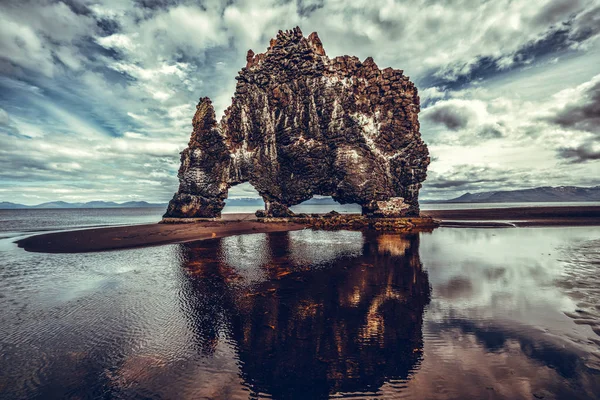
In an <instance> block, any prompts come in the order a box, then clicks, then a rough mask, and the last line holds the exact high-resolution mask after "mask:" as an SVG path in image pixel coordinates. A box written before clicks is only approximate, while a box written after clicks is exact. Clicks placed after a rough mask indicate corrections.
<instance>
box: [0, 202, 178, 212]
mask: <svg viewBox="0 0 600 400" xmlns="http://www.w3.org/2000/svg"><path fill="white" fill-rule="evenodd" d="M166 206H167V205H166V204H157V203H148V202H145V201H128V202H126V203H115V202H114V201H89V202H87V203H67V202H65V201H50V202H47V203H42V204H38V205H35V206H26V205H25V204H17V203H11V202H8V201H3V202H0V209H2V210H15V209H36V208H46V209H48V208H51V209H58V208H142V207H161V208H165V207H166Z"/></svg>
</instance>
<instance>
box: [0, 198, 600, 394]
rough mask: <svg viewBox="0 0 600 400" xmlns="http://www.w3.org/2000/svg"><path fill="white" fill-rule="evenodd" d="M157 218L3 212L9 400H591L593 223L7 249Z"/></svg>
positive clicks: (156, 214) (599, 275)
mask: <svg viewBox="0 0 600 400" xmlns="http://www.w3.org/2000/svg"><path fill="white" fill-rule="evenodd" d="M427 206H429V205H423V209H426V207H427ZM433 206H436V207H438V205H433ZM444 206H447V205H444ZM328 208H329V207H328ZM239 211H240V210H235V212H239ZM325 211H327V210H325ZM163 212H164V210H163V209H157V208H153V209H152V208H149V209H92V210H79V209H77V210H2V211H0V276H1V279H0V398H2V399H23V398H40V399H54V398H56V399H64V398H80V399H97V398H106V399H112V398H118V399H130V398H166V399H174V398H177V399H188V398H189V399H197V398H210V399H247V398H273V399H321V398H385V399H396V398H408V399H467V398H476V399H536V398H537V399H542V398H544V399H594V398H598V393H600V306H599V304H600V290H599V288H600V271H599V269H600V227H550V228H549V227H544V228H533V227H532V228H488V229H477V228H438V229H436V230H434V231H433V232H431V233H413V234H378V233H368V232H353V231H335V232H329V231H327V232H326V231H315V230H310V229H306V230H302V231H296V232H288V233H273V234H253V235H244V236H233V237H227V238H223V239H214V240H208V241H202V242H191V243H186V244H174V245H166V246H158V247H149V248H138V249H131V250H120V251H106V252H99V253H86V254H42V253H28V252H25V251H23V250H22V249H19V248H18V247H17V246H16V245H15V244H14V241H15V240H16V239H18V238H20V237H24V236H27V235H31V234H34V233H35V232H48V231H53V230H62V229H79V228H84V227H89V226H109V225H116V224H140V223H152V222H157V221H159V220H160V217H161V214H162V213H163ZM305 212H310V211H305Z"/></svg>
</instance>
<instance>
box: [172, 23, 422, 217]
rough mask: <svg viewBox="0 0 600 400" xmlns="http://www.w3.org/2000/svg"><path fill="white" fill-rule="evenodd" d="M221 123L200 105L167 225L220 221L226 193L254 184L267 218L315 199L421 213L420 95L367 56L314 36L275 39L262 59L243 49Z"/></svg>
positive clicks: (383, 212) (373, 210) (294, 33)
mask: <svg viewBox="0 0 600 400" xmlns="http://www.w3.org/2000/svg"><path fill="white" fill-rule="evenodd" d="M236 79H237V86H236V92H235V95H234V97H233V99H232V101H233V102H232V104H231V105H230V106H229V107H228V108H227V110H226V111H225V115H224V116H223V117H222V119H221V121H220V122H217V120H216V118H215V112H214V109H213V106H212V103H211V101H210V99H209V98H207V97H205V98H202V99H200V102H199V104H198V105H197V106H196V110H197V111H196V114H195V115H194V118H193V127H194V129H193V132H192V136H191V139H190V142H189V145H188V147H187V148H186V149H185V150H184V151H183V152H182V153H181V168H180V169H179V175H178V176H179V180H180V186H179V191H178V192H177V193H176V194H175V196H174V197H173V199H172V200H171V202H170V203H169V207H168V210H167V213H166V214H165V217H170V218H198V217H218V216H220V212H221V209H222V208H223V207H224V205H225V203H224V201H223V200H224V199H225V198H227V191H228V189H229V188H230V187H231V186H233V185H236V184H239V183H243V182H250V183H251V184H252V186H254V188H255V189H256V190H257V191H258V192H259V194H260V195H261V196H262V197H263V199H264V201H265V205H266V210H265V211H264V212H263V213H262V214H263V215H265V216H272V217H284V216H291V215H292V213H291V211H290V210H289V208H288V207H289V206H292V205H295V204H299V203H301V202H303V201H305V200H308V199H310V198H311V197H312V196H313V195H323V196H332V198H333V199H334V200H336V201H337V202H339V203H341V204H350V203H357V204H360V205H361V206H362V210H363V214H365V215H369V216H371V215H373V216H380V217H381V216H384V217H398V216H406V215H410V216H412V215H418V214H419V203H418V194H419V189H420V187H421V182H423V181H424V180H425V177H426V172H427V166H428V165H429V153H428V150H427V146H426V145H425V143H423V141H422V140H421V135H420V132H419V121H418V118H417V114H418V112H419V97H418V95H417V89H416V87H415V86H414V84H413V83H412V82H410V80H409V78H408V77H407V76H405V75H404V74H403V71H401V70H394V69H392V68H386V69H384V70H380V69H379V68H378V67H377V65H376V64H375V62H373V59H372V58H371V57H369V58H367V59H366V60H365V61H363V62H361V61H360V60H359V59H358V58H357V57H351V56H342V57H335V58H333V59H330V58H328V57H327V55H326V54H325V50H324V49H323V46H322V44H321V40H320V39H319V37H318V36H317V34H316V33H312V34H310V35H309V36H308V38H305V37H304V36H303V35H302V32H301V31H300V28H295V29H293V30H291V31H285V32H282V31H279V33H278V35H277V38H276V39H272V40H271V43H270V46H269V48H268V49H267V51H266V52H265V53H262V54H254V52H253V51H252V50H249V51H248V55H247V64H246V67H245V68H242V70H241V71H240V73H239V75H238V76H237V77H236Z"/></svg>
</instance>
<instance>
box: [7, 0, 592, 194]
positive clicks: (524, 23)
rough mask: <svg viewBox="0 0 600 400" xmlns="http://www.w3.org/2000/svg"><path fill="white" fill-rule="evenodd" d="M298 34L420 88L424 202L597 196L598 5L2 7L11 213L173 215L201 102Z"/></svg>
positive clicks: (81, 0) (250, 0) (78, 1)
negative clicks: (130, 209) (84, 206)
mask: <svg viewBox="0 0 600 400" xmlns="http://www.w3.org/2000/svg"><path fill="white" fill-rule="evenodd" d="M296 25H298V26H300V27H301V29H302V30H303V32H304V33H305V35H308V34H309V33H310V32H312V31H318V33H319V36H320V37H321V40H322V41H323V45H324V47H325V50H326V51H327V53H328V55H329V56H330V57H332V56H337V55H343V54H350V55H356V56H358V57H359V58H361V59H364V58H366V57H368V56H372V57H373V58H374V59H375V62H376V63H377V64H378V65H379V66H380V67H381V68H383V67H388V66H391V67H393V68H398V69H403V70H404V71H405V73H406V74H408V75H409V76H410V77H411V79H412V80H413V81H415V82H416V84H417V86H418V88H419V90H420V95H421V99H422V104H423V106H422V111H421V115H420V119H421V132H422V135H423V138H424V139H425V141H426V142H427V144H428V145H429V150H430V152H431V155H432V160H433V161H432V163H431V166H430V169H429V177H428V179H427V181H426V182H425V184H424V187H423V192H422V193H423V195H422V198H449V197H453V196H456V195H460V194H462V193H464V192H466V191H471V192H474V191H482V190H496V189H514V188H527V187H534V186H544V185H552V186H557V185H580V186H595V185H600V0H591V1H590V0H588V1H586V0H536V1H531V0H490V1H481V0H477V1H476V0H415V1H398V0H396V1H394V0H381V1H378V0H354V1H350V0H289V1H286V0H227V1H214V0H207V1H175V0H154V1H152V0H139V1H137V2H132V1H125V0H105V1H102V0H99V1H92V0H90V1H88V0H65V1H51V0H36V1H31V2H29V1H24V0H2V2H0V201H3V200H4V201H13V202H21V203H25V204H37V203H40V202H43V201H49V200H64V201H88V200H112V201H129V200H147V201H156V202H158V201H161V202H162V201H167V200H169V199H170V198H171V196H172V195H173V192H174V191H176V189H177V177H176V173H177V168H178V165H179V155H178V153H179V152H180V151H181V150H182V149H183V148H184V147H185V146H186V144H187V141H188V139H189V134H190V131H191V118H192V116H193V113H194V110H195V104H196V102H197V100H198V98H200V97H203V96H209V97H211V98H212V99H213V101H214V103H215V106H216V110H217V113H218V114H221V113H222V112H223V110H224V109H225V108H226V106H227V105H228V102H229V101H230V98H231V96H232V95H233V92H234V88H235V80H234V77H235V75H236V74H237V71H238V70H239V69H240V68H241V67H242V66H244V65H245V57H246V51H247V50H248V49H250V48H251V49H253V50H254V51H255V52H263V51H264V50H265V49H266V48H267V46H268V42H269V39H270V38H271V37H274V36H275V35H276V33H277V31H278V30H280V29H283V30H285V29H291V28H292V27H294V26H296ZM248 193H249V192H248V191H247V188H242V189H239V188H238V189H232V192H231V195H232V197H236V196H237V197H245V196H247V195H248Z"/></svg>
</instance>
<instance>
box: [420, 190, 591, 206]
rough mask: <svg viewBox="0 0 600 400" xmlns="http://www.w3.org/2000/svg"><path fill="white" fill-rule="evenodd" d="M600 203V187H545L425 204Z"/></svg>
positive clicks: (484, 193) (465, 196)
mask: <svg viewBox="0 0 600 400" xmlns="http://www.w3.org/2000/svg"><path fill="white" fill-rule="evenodd" d="M586 201H600V186H595V187H577V186H557V187H551V186H543V187H537V188H532V189H521V190H500V191H493V192H479V193H465V194H463V195H462V196H459V197H456V198H454V199H449V200H430V201H422V202H423V203H533V202H539V203H546V202H586Z"/></svg>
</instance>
